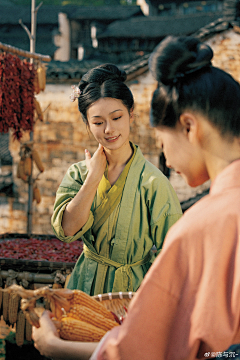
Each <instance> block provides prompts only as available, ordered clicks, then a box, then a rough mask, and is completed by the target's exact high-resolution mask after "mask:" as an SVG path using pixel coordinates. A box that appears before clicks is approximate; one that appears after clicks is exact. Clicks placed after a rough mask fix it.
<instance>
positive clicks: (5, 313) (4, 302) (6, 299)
mask: <svg viewBox="0 0 240 360" xmlns="http://www.w3.org/2000/svg"><path fill="white" fill-rule="evenodd" d="M8 306H9V293H8V292H4V293H3V299H2V308H3V320H4V321H5V322H7V321H8Z"/></svg>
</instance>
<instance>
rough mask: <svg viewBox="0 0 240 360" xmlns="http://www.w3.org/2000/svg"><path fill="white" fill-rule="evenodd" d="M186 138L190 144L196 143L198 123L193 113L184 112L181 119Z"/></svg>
mask: <svg viewBox="0 0 240 360" xmlns="http://www.w3.org/2000/svg"><path fill="white" fill-rule="evenodd" d="M179 121H180V124H181V126H182V129H183V132H184V134H185V136H186V137H187V138H188V140H189V141H190V142H192V141H194V140H195V139H196V136H197V132H198V121H197V118H196V116H195V115H194V114H193V113H191V112H183V113H182V114H181V115H180V118H179Z"/></svg>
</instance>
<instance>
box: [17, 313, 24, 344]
mask: <svg viewBox="0 0 240 360" xmlns="http://www.w3.org/2000/svg"><path fill="white" fill-rule="evenodd" d="M25 322H26V319H25V315H24V313H23V311H22V310H20V311H19V313H18V317H17V322H16V344H17V345H18V346H22V345H23V343H24V333H25Z"/></svg>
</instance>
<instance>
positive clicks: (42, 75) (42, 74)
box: [37, 66, 46, 91]
mask: <svg viewBox="0 0 240 360" xmlns="http://www.w3.org/2000/svg"><path fill="white" fill-rule="evenodd" d="M37 74H38V83H39V89H40V90H41V91H44V90H45V86H46V70H45V67H44V66H40V67H39V68H38V69H37Z"/></svg>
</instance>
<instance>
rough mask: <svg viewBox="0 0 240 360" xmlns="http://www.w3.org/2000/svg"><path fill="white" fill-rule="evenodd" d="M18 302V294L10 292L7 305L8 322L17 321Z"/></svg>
mask: <svg viewBox="0 0 240 360" xmlns="http://www.w3.org/2000/svg"><path fill="white" fill-rule="evenodd" d="M19 303H20V296H19V295H17V294H14V293H11V294H10V296H9V305H8V321H9V323H10V324H14V323H15V322H16V321H17V315H18V307H19Z"/></svg>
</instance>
